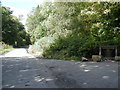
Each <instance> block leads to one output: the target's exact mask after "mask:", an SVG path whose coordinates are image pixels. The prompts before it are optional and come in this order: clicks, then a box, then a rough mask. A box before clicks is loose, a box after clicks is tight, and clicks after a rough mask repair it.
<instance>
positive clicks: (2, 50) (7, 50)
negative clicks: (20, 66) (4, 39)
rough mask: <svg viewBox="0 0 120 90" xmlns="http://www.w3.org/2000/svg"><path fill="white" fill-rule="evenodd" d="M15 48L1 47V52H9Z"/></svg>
mask: <svg viewBox="0 0 120 90" xmlns="http://www.w3.org/2000/svg"><path fill="white" fill-rule="evenodd" d="M13 49H14V48H12V47H11V48H6V49H0V54H4V53H7V52H9V51H11V50H13Z"/></svg>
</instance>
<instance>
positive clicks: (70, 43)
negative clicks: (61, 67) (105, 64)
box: [26, 2, 120, 60]
mask: <svg viewBox="0 0 120 90" xmlns="http://www.w3.org/2000/svg"><path fill="white" fill-rule="evenodd" d="M119 12H120V3H119V2H54V3H51V2H47V3H44V4H42V5H39V6H37V7H36V8H35V9H34V10H33V11H32V12H31V14H30V15H29V16H28V19H27V23H26V25H27V27H28V33H29V34H30V36H31V41H32V43H34V42H38V45H36V48H37V47H38V46H40V45H42V47H38V48H40V49H42V50H43V56H44V57H47V58H56V59H65V60H66V59H67V60H72V59H74V60H80V58H81V57H82V56H85V57H91V55H92V54H98V47H99V46H100V45H117V46H118V49H119V48H120V40H119V39H120V15H119ZM44 37H48V38H49V37H52V40H53V41H52V43H50V44H48V43H49V42H46V43H43V42H44V40H42V39H43V38H44ZM53 38H54V39H53ZM46 45H48V46H46ZM45 46H46V47H45ZM119 50H120V49H119ZM119 50H118V51H119ZM118 53H119V55H120V52H118Z"/></svg>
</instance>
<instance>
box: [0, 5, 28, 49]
mask: <svg viewBox="0 0 120 90" xmlns="http://www.w3.org/2000/svg"><path fill="white" fill-rule="evenodd" d="M0 11H2V41H3V42H4V43H5V44H8V45H12V46H14V47H20V46H24V45H27V44H29V43H30V39H29V35H28V34H27V33H26V31H25V28H24V25H23V24H22V23H21V22H20V21H19V19H18V18H17V17H15V16H13V15H12V11H11V10H10V8H9V7H4V6H0Z"/></svg>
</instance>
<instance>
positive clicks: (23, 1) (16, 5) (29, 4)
mask: <svg viewBox="0 0 120 90" xmlns="http://www.w3.org/2000/svg"><path fill="white" fill-rule="evenodd" d="M45 1H51V0H1V2H2V5H3V6H7V7H10V8H11V10H12V11H13V15H14V16H17V17H19V15H23V20H21V22H22V23H23V24H24V25H25V22H26V19H27V14H28V13H29V12H30V11H31V10H32V8H33V7H37V5H40V4H41V3H43V2H45ZM52 1H53V0H52Z"/></svg>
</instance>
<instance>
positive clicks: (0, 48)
mask: <svg viewBox="0 0 120 90" xmlns="http://www.w3.org/2000/svg"><path fill="white" fill-rule="evenodd" d="M12 49H13V47H12V46H10V45H7V44H5V43H4V42H0V54H4V53H6V52H8V51H10V50H12Z"/></svg>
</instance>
